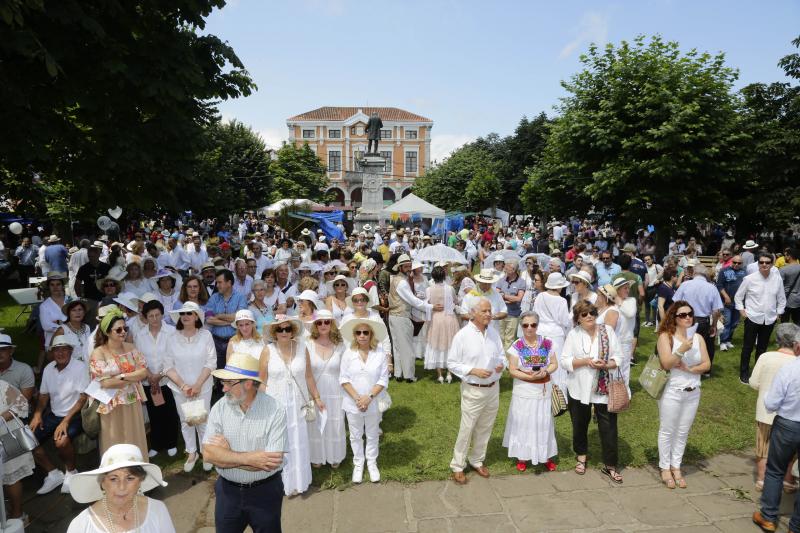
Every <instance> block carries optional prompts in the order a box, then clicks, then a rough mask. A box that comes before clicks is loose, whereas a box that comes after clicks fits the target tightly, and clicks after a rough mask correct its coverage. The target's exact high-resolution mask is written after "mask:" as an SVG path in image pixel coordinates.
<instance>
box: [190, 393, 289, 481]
mask: <svg viewBox="0 0 800 533" xmlns="http://www.w3.org/2000/svg"><path fill="white" fill-rule="evenodd" d="M214 435H222V436H223V437H225V440H227V441H228V444H229V445H230V447H231V451H234V452H255V451H266V452H282V451H285V450H286V410H285V409H284V408H283V407H282V406H281V405H280V404H279V403H278V401H277V400H275V398H273V397H272V396H268V395H267V394H265V393H263V392H261V391H259V392H258V394H256V397H255V400H253V403H252V404H251V405H250V408H249V409H248V410H247V412H245V411H242V408H241V407H239V406H238V405H235V404H234V403H232V402H229V401H228V400H227V399H226V398H223V399H222V400H220V401H218V402H217V403H215V404H214V406H213V407H212V408H211V412H210V413H209V415H208V426H207V427H206V434H205V438H204V439H203V444H205V443H207V442H208V441H209V440H210V439H211V437H213V436H214ZM217 472H219V475H221V476H222V477H224V478H225V479H227V480H228V481H233V482H234V483H254V482H256V481H261V480H262V479H266V478H268V477H270V476H271V475H273V474H277V473H279V472H280V469H278V470H272V471H269V472H267V471H258V472H251V471H249V470H244V469H242V468H219V467H217Z"/></svg>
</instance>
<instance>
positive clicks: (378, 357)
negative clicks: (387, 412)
mask: <svg viewBox="0 0 800 533" xmlns="http://www.w3.org/2000/svg"><path fill="white" fill-rule="evenodd" d="M386 335H387V331H386V326H385V325H384V324H383V322H381V321H379V320H370V319H360V318H359V319H355V320H350V321H349V322H347V323H346V324H344V325H343V326H342V336H343V337H344V339H345V342H346V343H347V345H348V346H349V347H348V349H347V350H346V351H345V352H344V355H342V365H341V368H340V370H339V383H340V384H341V385H342V388H343V389H344V392H345V393H346V394H345V395H344V400H343V402H342V408H343V409H344V411H345V413H346V415H347V425H348V427H349V428H350V448H351V449H352V451H353V483H361V481H362V479H363V477H364V462H365V461H366V463H367V470H368V471H369V478H370V481H372V482H373V483H377V482H378V481H380V479H381V474H380V471H379V470H378V451H379V442H378V439H379V436H380V426H379V424H380V420H381V413H380V410H379V409H378V405H377V404H378V402H377V401H375V400H376V398H377V397H378V395H380V394H381V393H382V392H383V391H384V390H385V389H386V388H387V387H388V386H389V366H388V363H387V360H386V354H385V353H384V352H383V349H381V347H380V344H379V343H380V341H381V340H383V338H384V337H386ZM365 436H366V440H367V446H366V452H365V450H364V441H363V439H364V437H365Z"/></svg>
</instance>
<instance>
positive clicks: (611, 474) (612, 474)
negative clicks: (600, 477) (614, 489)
mask: <svg viewBox="0 0 800 533" xmlns="http://www.w3.org/2000/svg"><path fill="white" fill-rule="evenodd" d="M600 472H601V473H602V474H605V475H607V476H608V479H610V480H611V481H613V482H614V483H616V484H617V485H622V476H621V475H620V473H619V472H617V469H616V468H614V467H613V466H604V467H603V468H602V470H600Z"/></svg>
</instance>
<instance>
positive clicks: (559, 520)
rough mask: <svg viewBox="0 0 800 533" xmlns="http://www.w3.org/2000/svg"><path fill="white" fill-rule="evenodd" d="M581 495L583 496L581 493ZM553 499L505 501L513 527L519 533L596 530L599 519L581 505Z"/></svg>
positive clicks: (557, 498) (534, 497)
mask: <svg viewBox="0 0 800 533" xmlns="http://www.w3.org/2000/svg"><path fill="white" fill-rule="evenodd" d="M584 494H585V493H584ZM560 496H561V495H559V494H555V495H553V496H548V497H541V496H526V497H522V498H510V499H508V500H507V504H508V509H509V512H510V513H511V518H513V520H514V524H515V525H516V526H517V527H518V528H519V530H520V531H551V530H561V529H580V528H590V527H597V525H598V524H599V523H600V519H599V517H597V516H595V514H594V512H592V510H591V509H590V508H589V507H588V506H587V505H586V504H584V503H583V502H581V501H580V500H579V499H578V500H570V501H568V500H566V499H564V498H561V497H560Z"/></svg>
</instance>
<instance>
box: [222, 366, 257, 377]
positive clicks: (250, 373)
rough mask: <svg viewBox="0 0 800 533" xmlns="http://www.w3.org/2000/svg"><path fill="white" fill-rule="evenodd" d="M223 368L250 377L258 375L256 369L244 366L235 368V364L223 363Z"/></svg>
mask: <svg viewBox="0 0 800 533" xmlns="http://www.w3.org/2000/svg"><path fill="white" fill-rule="evenodd" d="M225 370H229V371H231V372H235V373H237V374H243V375H245V376H250V377H252V378H257V377H258V371H257V370H245V369H244V368H237V367H235V366H230V365H225Z"/></svg>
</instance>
